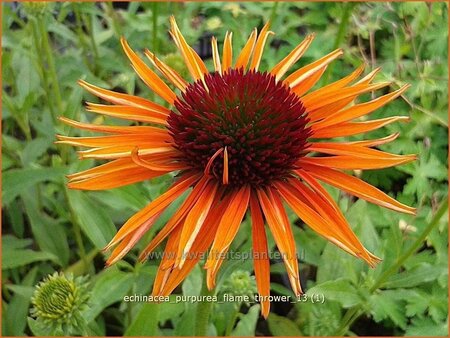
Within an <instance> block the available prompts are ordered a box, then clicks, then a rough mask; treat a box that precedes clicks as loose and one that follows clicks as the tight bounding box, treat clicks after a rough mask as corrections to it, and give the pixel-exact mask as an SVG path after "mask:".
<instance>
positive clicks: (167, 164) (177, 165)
mask: <svg viewBox="0 0 450 338" xmlns="http://www.w3.org/2000/svg"><path fill="white" fill-rule="evenodd" d="M131 160H132V161H133V162H134V163H136V164H137V165H139V166H141V167H144V168H148V169H150V170H153V171H166V172H167V171H176V170H183V169H188V168H189V165H188V164H186V163H183V162H173V158H170V159H164V160H163V161H160V160H152V161H151V162H150V161H146V160H144V159H142V158H141V156H139V148H138V147H135V148H134V149H133V150H132V151H131Z"/></svg>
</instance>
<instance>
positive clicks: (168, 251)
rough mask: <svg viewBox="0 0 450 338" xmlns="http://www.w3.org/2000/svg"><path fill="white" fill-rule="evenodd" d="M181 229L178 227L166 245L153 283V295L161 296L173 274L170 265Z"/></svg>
mask: <svg viewBox="0 0 450 338" xmlns="http://www.w3.org/2000/svg"><path fill="white" fill-rule="evenodd" d="M180 234H181V227H177V228H176V229H175V230H174V231H173V232H171V233H170V235H169V239H168V241H167V244H166V248H165V249H164V253H163V256H162V259H161V263H160V265H159V268H158V271H157V273H156V277H155V281H154V282H153V291H152V295H154V296H156V295H159V294H160V293H161V291H162V288H163V287H164V286H165V285H166V283H167V280H168V278H169V276H170V274H171V272H172V269H171V268H170V267H169V268H167V266H168V265H170V263H168V262H171V259H172V260H173V256H174V254H175V251H174V250H175V248H176V247H177V244H178V239H179V238H180Z"/></svg>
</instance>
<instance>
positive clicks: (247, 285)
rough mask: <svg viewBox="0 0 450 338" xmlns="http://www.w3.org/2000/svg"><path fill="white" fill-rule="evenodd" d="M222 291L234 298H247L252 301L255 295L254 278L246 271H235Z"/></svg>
mask: <svg viewBox="0 0 450 338" xmlns="http://www.w3.org/2000/svg"><path fill="white" fill-rule="evenodd" d="M223 291H224V292H225V293H229V294H232V295H234V296H248V298H249V299H253V298H254V295H255V293H256V282H255V277H254V276H251V275H250V273H249V272H248V271H243V270H236V271H234V272H233V273H232V274H231V275H230V277H228V279H227V280H226V281H225V283H224V287H223Z"/></svg>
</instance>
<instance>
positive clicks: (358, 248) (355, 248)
mask: <svg viewBox="0 0 450 338" xmlns="http://www.w3.org/2000/svg"><path fill="white" fill-rule="evenodd" d="M296 173H297V174H298V175H299V176H301V177H303V176H305V175H303V176H302V171H300V170H298V171H296ZM311 180H312V181H311ZM309 181H310V182H311V183H313V184H312V185H311V189H310V188H308V187H307V186H306V185H304V184H303V183H302V182H300V181H299V180H297V179H290V180H289V181H288V182H289V183H290V184H291V186H292V187H294V188H295V189H297V191H298V192H299V193H300V194H301V195H302V196H304V197H305V198H306V199H308V200H309V201H310V202H311V203H312V204H313V205H314V209H315V210H316V211H317V212H318V213H319V214H320V215H321V216H322V217H323V218H324V219H325V220H327V222H328V224H329V225H330V232H331V233H332V234H333V237H334V238H336V239H338V240H339V241H340V243H343V244H344V249H347V248H348V249H349V250H350V252H349V253H350V254H352V255H354V256H356V257H360V258H362V259H364V260H365V261H366V262H367V263H368V264H369V265H371V266H374V264H375V263H376V262H375V261H373V260H372V257H373V255H369V253H368V251H367V250H366V249H365V248H364V246H363V245H362V244H361V242H360V241H359V239H358V238H357V237H356V235H355V234H354V232H353V230H352V229H351V228H350V225H349V224H348V222H347V220H346V219H345V217H344V215H342V213H341V211H340V210H339V208H338V206H337V205H336V204H335V203H334V201H333V199H332V198H331V196H330V195H329V194H328V193H327V191H326V190H325V189H323V188H322V187H320V184H318V183H317V182H314V178H312V177H310V178H309ZM319 187H320V188H322V189H320V188H319Z"/></svg>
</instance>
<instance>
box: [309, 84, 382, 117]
mask: <svg viewBox="0 0 450 338" xmlns="http://www.w3.org/2000/svg"><path fill="white" fill-rule="evenodd" d="M388 85H390V83H389V82H381V83H376V84H360V85H355V86H352V87H347V88H342V89H337V90H335V91H331V92H329V93H325V94H324V95H323V96H321V97H318V98H314V99H310V98H309V97H308V95H309V94H307V95H305V96H304V97H303V98H302V102H303V105H304V106H305V107H306V110H307V111H308V117H309V118H310V120H311V121H312V122H314V121H317V120H318V119H320V118H324V117H325V116H327V115H329V114H330V112H334V111H338V110H340V109H342V108H344V107H345V106H346V105H347V104H349V103H350V102H352V101H353V100H354V99H355V98H356V97H358V96H359V95H361V94H364V93H368V92H371V91H374V90H377V89H380V88H383V87H386V86H388Z"/></svg>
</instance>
